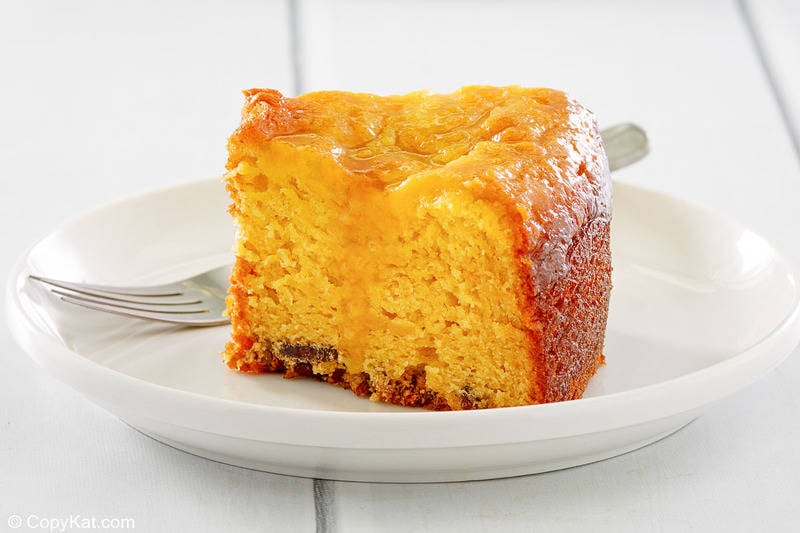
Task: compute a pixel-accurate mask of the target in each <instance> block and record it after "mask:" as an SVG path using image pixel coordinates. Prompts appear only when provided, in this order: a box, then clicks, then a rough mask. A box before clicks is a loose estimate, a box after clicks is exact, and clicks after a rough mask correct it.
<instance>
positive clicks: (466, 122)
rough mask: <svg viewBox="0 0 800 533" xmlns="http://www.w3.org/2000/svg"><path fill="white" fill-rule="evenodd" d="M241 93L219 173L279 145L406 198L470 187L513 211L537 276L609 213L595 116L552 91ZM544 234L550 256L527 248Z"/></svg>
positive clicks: (560, 260) (470, 89) (554, 265)
mask: <svg viewBox="0 0 800 533" xmlns="http://www.w3.org/2000/svg"><path fill="white" fill-rule="evenodd" d="M244 94H245V97H246V99H247V101H246V104H245V107H244V110H243V112H242V123H241V125H240V127H239V128H238V129H237V130H236V132H235V133H234V134H233V135H232V136H231V139H230V141H229V150H230V154H231V156H230V159H229V162H228V168H229V169H231V168H234V167H235V166H236V165H237V164H238V162H239V161H240V160H242V159H246V158H247V157H257V154H258V149H259V146H262V145H264V144H266V143H270V142H283V143H290V144H292V145H296V146H298V147H300V146H302V147H304V149H311V150H315V151H319V152H321V153H324V154H327V155H329V156H330V157H331V158H333V159H334V160H335V161H336V162H337V164H338V165H339V166H340V167H341V168H342V169H343V170H344V171H345V172H346V173H347V174H348V175H349V176H351V177H352V179H353V180H360V181H362V182H363V185H364V186H365V187H370V188H377V189H383V191H385V193H386V194H387V195H392V196H395V197H396V196H398V195H400V196H402V195H406V196H408V197H409V198H413V199H414V200H415V201H416V199H418V198H420V197H432V198H433V197H435V196H436V193H437V191H441V190H448V189H454V188H458V189H468V190H471V191H472V192H473V193H474V194H475V196H476V197H479V198H485V199H489V200H491V201H495V202H497V203H499V204H503V205H504V206H505V207H506V208H509V209H511V210H513V211H515V212H517V213H518V214H519V216H521V218H522V219H523V224H524V225H525V226H526V230H527V231H526V238H527V239H528V240H529V242H528V244H529V245H530V246H529V247H528V250H529V252H530V253H531V254H535V255H536V256H537V257H538V258H539V260H538V261H537V262H538V263H540V267H541V268H540V274H542V273H543V272H541V269H542V268H543V269H544V270H548V269H550V268H553V269H558V268H559V264H563V255H564V253H566V250H563V249H561V248H563V247H562V246H560V245H559V243H564V245H566V243H568V242H570V240H571V238H572V236H573V235H575V234H576V232H577V231H578V230H579V228H580V227H581V226H582V225H583V224H584V223H585V222H586V221H587V220H590V219H592V218H594V217H596V216H600V217H610V200H611V184H610V179H609V174H608V162H607V160H606V157H605V153H604V151H603V147H602V141H601V139H600V135H599V132H598V129H597V125H596V122H595V119H594V116H593V114H592V113H591V112H590V111H588V110H587V109H586V108H585V107H583V106H582V105H581V104H579V103H578V102H577V101H575V100H574V99H571V98H569V97H568V96H567V95H565V94H564V93H563V92H561V91H557V90H553V89H544V88H523V87H517V86H511V87H490V86H470V87H464V88H462V89H460V90H458V91H456V92H454V93H451V94H430V93H427V92H415V93H410V94H407V95H400V96H376V95H372V94H363V93H349V92H338V91H324V92H315V93H309V94H305V95H302V96H299V97H296V98H287V97H284V96H283V95H282V94H281V93H279V92H278V91H275V90H271V89H250V90H247V91H245V92H244ZM545 236H547V239H543V238H542V237H545ZM545 241H549V242H550V244H549V245H548V246H550V247H552V249H553V250H552V255H553V257H552V258H548V257H547V256H548V254H550V253H551V252H550V251H548V250H541V249H537V246H538V245H537V243H541V242H545ZM542 261H544V263H542ZM545 277H546V278H548V277H549V276H545Z"/></svg>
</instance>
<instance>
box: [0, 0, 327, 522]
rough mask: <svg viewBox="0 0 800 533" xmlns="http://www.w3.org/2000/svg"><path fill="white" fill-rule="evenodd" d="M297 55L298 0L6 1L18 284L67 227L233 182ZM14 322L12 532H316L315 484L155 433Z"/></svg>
mask: <svg viewBox="0 0 800 533" xmlns="http://www.w3.org/2000/svg"><path fill="white" fill-rule="evenodd" d="M288 43H289V33H288V13H287V9H286V5H285V4H284V3H282V2H281V3H269V2H262V3H257V2H239V3H235V4H230V3H227V2H222V1H215V2H211V3H204V4H198V3H195V2H186V1H180V2H155V1H146V2H127V3H123V2H113V3H111V2H88V1H84V0H81V1H77V2H68V3H67V2H41V1H34V2H23V1H16V2H5V3H3V5H2V8H0V72H2V83H0V117H2V118H0V120H1V121H2V124H0V168H2V175H1V176H0V213H1V214H0V217H2V219H0V220H1V221H2V225H3V228H4V229H3V230H2V244H3V247H2V250H0V279H2V280H3V283H5V280H6V277H7V274H8V271H9V269H10V267H11V264H12V262H13V261H15V260H16V259H17V257H18V256H19V255H21V254H22V253H23V251H24V250H25V248H26V247H27V246H29V245H31V244H33V242H34V241H35V239H37V238H38V237H40V236H42V235H43V234H45V233H46V232H49V231H51V230H52V229H54V227H55V226H56V225H57V224H59V223H61V221H62V220H64V219H65V218H67V217H71V216H75V215H77V214H78V213H80V212H82V211H84V210H87V209H91V208H94V207H96V206H97V205H100V204H102V203H106V202H108V201H112V200H116V199H119V198H122V197H124V196H127V195H130V194H138V193H140V192H143V191H146V190H149V189H153V188H159V187H164V186H168V185H170V184H173V183H178V182H183V181H190V180H195V179H201V178H207V177H212V176H215V175H220V174H221V172H222V171H223V168H224V164H225V157H226V152H225V141H226V138H227V135H228V134H229V133H230V131H231V130H232V129H233V128H234V127H235V125H236V124H237V122H238V118H239V109H240V107H241V103H242V97H241V93H240V90H241V89H242V88H245V87H249V86H254V85H274V86H277V87H280V88H282V89H284V90H287V91H288V90H291V88H292V86H293V83H294V80H293V77H292V73H291V72H292V69H291V64H290V54H289V44H288ZM131 253H136V251H135V250H131ZM3 317H4V315H3V311H2V310H0V354H2V355H0V357H2V367H3V371H2V372H0V472H2V474H1V475H0V530H4V531H5V530H6V529H5V527H6V520H7V518H8V517H9V516H10V515H12V514H16V515H19V516H23V517H27V516H29V515H32V514H33V515H36V516H39V517H44V518H52V517H60V518H65V517H66V518H68V517H70V516H72V515H81V516H84V517H90V516H95V517H98V518H103V517H112V518H125V517H130V518H133V519H134V520H135V525H136V529H135V530H136V531H154V532H157V531H165V532H167V531H231V532H233V531H259V530H260V531H272V530H275V529H273V526H274V525H275V524H278V525H279V528H280V530H281V531H309V530H313V529H314V527H315V525H314V524H315V521H314V512H313V505H314V503H313V502H314V497H313V491H312V482H311V481H310V480H306V479H298V478H290V477H284V476H278V475H269V474H263V473H261V472H253V471H248V470H244V469H240V468H235V467H230V466H226V465H222V464H218V463H214V462H211V461H207V460H205V459H201V458H198V457H194V456H191V455H188V454H185V453H183V452H179V451H177V450H174V449H172V448H169V447H167V446H165V445H162V444H160V443H157V442H155V441H153V440H151V439H150V438H148V437H145V436H143V435H141V434H139V433H138V432H136V431H135V430H133V429H131V428H130V427H128V426H126V425H125V424H123V423H121V422H119V421H118V420H116V419H115V418H114V417H112V416H111V415H109V414H108V413H106V412H104V411H102V410H100V409H98V408H97V407H95V406H94V405H93V404H92V403H90V402H89V401H87V400H86V399H85V398H83V397H82V396H81V395H79V394H77V393H75V392H74V391H72V390H70V389H69V388H67V387H66V386H64V385H62V384H61V383H59V382H57V381H55V380H54V379H52V378H51V377H49V376H48V375H47V374H46V373H45V372H43V371H42V369H41V368H39V367H37V366H36V365H35V364H34V363H33V362H32V361H31V360H30V359H28V358H27V357H25V356H24V355H23V353H22V351H21V350H20V349H19V347H17V346H16V345H14V344H13V342H12V341H11V339H10V336H9V333H8V331H7V329H6V328H5V320H4V318H3ZM23 530H25V529H24V528H23Z"/></svg>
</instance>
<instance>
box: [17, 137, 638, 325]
mask: <svg viewBox="0 0 800 533" xmlns="http://www.w3.org/2000/svg"><path fill="white" fill-rule="evenodd" d="M601 135H602V137H603V144H604V145H605V150H606V155H607V156H608V163H609V168H610V169H611V170H616V169H619V168H622V167H625V166H628V165H630V164H632V163H635V162H636V161H638V160H640V159H642V158H643V157H644V156H645V155H647V152H648V149H649V148H648V142H647V135H646V134H645V132H644V130H642V128H640V127H639V126H636V125H635V124H619V125H617V126H613V127H611V128H608V129H606V130H603V131H602V132H601ZM230 271H231V266H230V265H226V266H223V267H220V268H215V269H214V270H210V271H208V272H205V273H203V274H199V275H197V276H194V277H191V278H189V279H185V280H182V281H176V282H174V283H168V284H166V285H158V286H153V287H112V286H108V285H89V284H86V283H74V282H69V281H60V280H55V279H50V278H45V277H43V276H30V278H31V279H34V280H36V281H38V282H41V283H45V284H47V285H49V286H50V287H51V288H52V289H51V290H52V292H53V293H55V294H57V295H58V296H59V297H60V298H61V299H62V300H63V301H65V302H69V303H71V304H75V305H80V306H82V307H88V308H89V309H95V310H97V311H105V312H107V313H115V314H118V315H123V316H128V317H135V318H145V319H149V320H158V321H161V322H172V323H174V324H183V325H186V326H218V325H221V324H227V323H228V319H227V318H226V317H223V316H222V311H223V310H224V309H225V295H226V293H227V288H228V276H229V274H230Z"/></svg>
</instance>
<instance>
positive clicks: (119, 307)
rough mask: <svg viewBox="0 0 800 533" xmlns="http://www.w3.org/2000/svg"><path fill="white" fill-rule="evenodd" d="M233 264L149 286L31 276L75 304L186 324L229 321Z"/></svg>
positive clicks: (97, 309) (203, 324)
mask: <svg viewBox="0 0 800 533" xmlns="http://www.w3.org/2000/svg"><path fill="white" fill-rule="evenodd" d="M230 272H231V265H226V266H222V267H219V268H215V269H213V270H209V271H208V272H204V273H202V274H198V275H197V276H193V277H191V278H188V279H184V280H181V281H176V282H174V283H167V284H165V285H154V286H149V287H117V286H109V285H91V284H87V283H73V282H69V281H61V280H56V279H51V278H46V277H44V276H34V275H31V276H29V277H30V278H31V279H33V280H36V281H38V282H40V283H44V284H47V285H49V286H50V288H51V291H52V292H53V293H54V294H56V295H58V297H59V298H60V299H61V300H63V301H65V302H69V303H71V304H75V305H79V306H81V307H88V308H89V309H94V310H96V311H105V312H107V313H114V314H117V315H123V316H127V317H134V318H145V319H149V320H157V321H160V322H171V323H173V324H182V325H185V326H219V325H222V324H227V323H228V319H227V317H224V316H222V312H223V311H224V309H225V295H226V293H227V289H228V277H229V276H230Z"/></svg>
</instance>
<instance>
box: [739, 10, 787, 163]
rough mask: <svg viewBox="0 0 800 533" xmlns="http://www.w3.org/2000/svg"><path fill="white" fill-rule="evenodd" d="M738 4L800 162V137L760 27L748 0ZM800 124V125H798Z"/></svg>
mask: <svg viewBox="0 0 800 533" xmlns="http://www.w3.org/2000/svg"><path fill="white" fill-rule="evenodd" d="M736 5H737V7H738V8H739V13H740V15H741V16H742V20H743V21H744V25H745V28H746V29H747V34H748V36H749V37H750V41H751V42H752V44H753V48H754V49H755V52H756V56H757V57H758V61H759V63H760V64H761V68H762V70H763V72H764V76H765V77H766V79H767V84H768V85H769V88H770V91H771V92H772V95H773V97H774V98H775V102H776V104H777V105H778V111H779V112H780V114H781V119H782V121H783V126H784V128H785V129H786V133H787V135H789V140H790V141H791V143H792V147H793V148H794V155H795V157H796V158H797V161H798V163H800V139H798V137H797V134H796V133H795V129H794V127H793V124H792V118H791V115H790V114H789V108H788V106H787V105H786V100H785V98H784V96H783V92H782V91H781V88H780V86H779V84H778V82H777V80H776V79H775V73H774V72H773V71H772V68H771V67H770V64H769V60H768V59H767V54H766V50H765V48H764V44H763V42H762V39H761V37H760V36H759V34H758V29H757V28H756V25H755V23H754V22H753V17H752V15H751V14H750V10H749V9H748V7H747V1H746V0H736ZM798 126H800V125H798Z"/></svg>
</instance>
